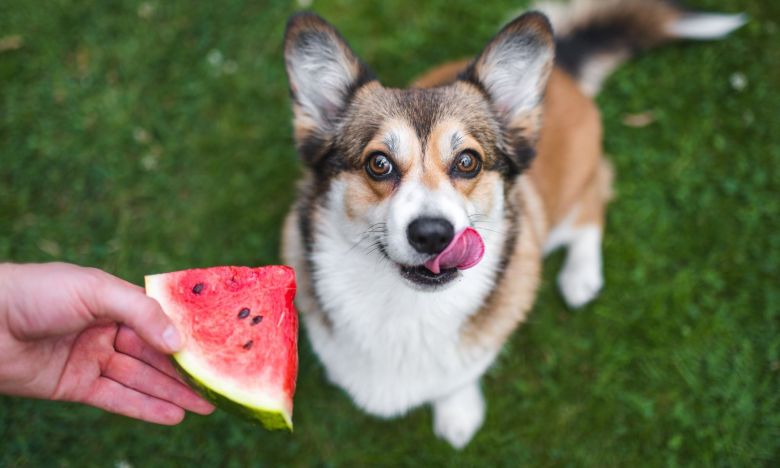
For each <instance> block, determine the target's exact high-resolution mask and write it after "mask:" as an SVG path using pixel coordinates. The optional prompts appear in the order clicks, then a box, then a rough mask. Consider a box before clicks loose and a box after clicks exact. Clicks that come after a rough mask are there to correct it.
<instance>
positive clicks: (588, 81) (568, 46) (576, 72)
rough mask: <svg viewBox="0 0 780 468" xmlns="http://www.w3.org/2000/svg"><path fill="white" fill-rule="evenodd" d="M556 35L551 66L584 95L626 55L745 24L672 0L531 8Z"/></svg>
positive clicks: (586, 0) (594, 0)
mask: <svg viewBox="0 0 780 468" xmlns="http://www.w3.org/2000/svg"><path fill="white" fill-rule="evenodd" d="M535 9H537V10H539V11H541V12H543V13H545V14H546V15H547V16H548V17H549V18H550V22H551V23H552V25H553V29H554V30H555V34H556V48H557V50H556V53H557V64H558V65H559V66H560V67H561V68H562V69H563V70H565V71H567V72H568V73H569V74H570V75H572V76H573V77H574V78H575V79H576V80H577V82H578V83H579V85H580V87H581V88H582V90H583V91H584V92H585V93H586V94H588V95H589V96H594V95H596V94H597V93H598V92H599V90H600V89H601V84H602V83H603V81H604V80H605V79H606V78H607V77H608V76H609V74H610V73H612V72H613V71H614V70H615V68H617V67H618V65H620V64H621V63H623V62H624V61H626V60H627V59H628V58H630V57H631V56H632V55H634V54H636V53H638V52H641V51H643V50H645V49H648V48H650V47H654V46H657V45H661V44H663V43H665V42H669V41H672V40H675V39H699V40H707V39H719V38H721V37H724V36H726V35H728V34H729V33H730V32H732V31H734V30H735V29H737V28H739V27H740V26H742V25H743V24H745V22H746V21H747V17H746V16H745V15H744V14H736V15H727V14H715V13H698V12H691V11H687V10H684V9H683V8H681V7H680V6H679V5H678V3H677V2H676V1H675V0H571V1H569V2H566V3H559V2H554V1H546V2H544V3H540V4H537V5H535Z"/></svg>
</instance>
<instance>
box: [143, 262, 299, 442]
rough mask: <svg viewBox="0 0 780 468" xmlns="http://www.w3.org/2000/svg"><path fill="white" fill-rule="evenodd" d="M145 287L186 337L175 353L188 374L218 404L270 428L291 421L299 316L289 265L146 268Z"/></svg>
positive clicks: (182, 368)
mask: <svg viewBox="0 0 780 468" xmlns="http://www.w3.org/2000/svg"><path fill="white" fill-rule="evenodd" d="M146 291H147V294H148V295H150V296H151V297H153V298H155V299H156V300H157V301H158V302H159V303H160V305H161V306H162V308H163V310H164V311H165V313H166V314H167V315H168V316H169V317H170V318H171V319H172V320H173V322H174V323H175V324H176V326H177V327H178V329H179V330H180V331H181V332H182V334H183V335H184V336H185V337H186V342H185V346H184V349H182V350H181V351H180V352H178V353H176V354H174V355H173V359H174V362H175V363H176V364H177V366H178V367H179V368H180V369H181V370H182V371H184V374H185V376H186V377H187V378H188V379H189V380H190V382H192V383H193V384H194V385H195V386H196V387H197V388H199V389H201V390H202V391H203V393H204V394H205V396H207V397H208V398H210V399H211V400H213V401H215V403H217V404H218V405H220V406H223V407H224V406H226V407H227V409H232V410H238V411H239V412H241V413H243V414H245V415H248V416H250V417H252V418H254V419H257V420H259V421H260V422H261V423H262V424H263V425H264V426H265V427H267V428H269V429H281V428H287V429H292V406H293V402H292V397H293V393H294V392H295V378H296V374H297V371H298V351H297V344H298V317H297V314H296V312H295V309H294V308H293V297H294V296H295V273H294V272H293V270H292V269H291V268H289V267H286V266H268V267H261V268H248V267H232V266H225V267H213V268H202V269H192V270H184V271H178V272H173V273H163V274H158V275H149V276H147V277H146Z"/></svg>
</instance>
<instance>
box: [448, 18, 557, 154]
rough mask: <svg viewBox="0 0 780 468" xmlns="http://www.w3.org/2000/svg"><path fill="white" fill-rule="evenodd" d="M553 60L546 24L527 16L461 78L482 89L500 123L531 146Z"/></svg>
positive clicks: (514, 23)
mask: <svg viewBox="0 0 780 468" xmlns="http://www.w3.org/2000/svg"><path fill="white" fill-rule="evenodd" d="M554 56H555V41H554V39H553V31H552V27H551V26H550V22H549V21H548V20H547V17H546V16H544V15H543V14H541V13H537V12H530V13H526V14H524V15H522V16H520V17H518V18H516V19H515V20H514V21H512V22H511V23H509V24H507V25H506V26H505V27H504V28H503V29H502V30H501V31H500V32H499V33H498V34H497V35H496V37H494V38H493V40H491V41H490V43H488V45H487V46H486V47H485V49H484V50H483V51H482V53H481V54H480V55H479V56H478V57H477V58H476V59H475V60H474V62H472V64H471V65H470V66H469V68H468V69H466V71H465V72H464V73H463V75H462V76H461V78H462V79H464V80H466V81H470V82H472V83H474V84H476V85H478V86H480V87H481V88H482V89H484V91H485V92H486V93H487V94H488V96H489V97H490V99H491V101H492V103H493V106H494V107H495V109H496V110H497V111H498V113H499V114H500V115H501V117H502V118H503V119H504V123H505V124H506V125H507V126H508V127H509V128H510V129H511V130H513V131H516V132H519V134H520V136H521V137H522V138H523V139H525V140H527V141H528V142H529V143H533V142H534V141H535V140H536V137H537V134H538V125H539V121H540V116H541V103H542V98H543V96H544V90H545V88H546V86H547V79H548V78H549V77H550V71H551V70H552V66H553V60H554Z"/></svg>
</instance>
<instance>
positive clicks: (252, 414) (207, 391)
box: [171, 353, 293, 432]
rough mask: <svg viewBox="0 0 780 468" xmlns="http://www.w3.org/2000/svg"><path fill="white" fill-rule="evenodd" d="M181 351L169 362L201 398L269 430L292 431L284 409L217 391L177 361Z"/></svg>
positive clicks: (290, 421)
mask: <svg viewBox="0 0 780 468" xmlns="http://www.w3.org/2000/svg"><path fill="white" fill-rule="evenodd" d="M180 354H181V353H175V354H174V355H173V356H171V362H172V363H173V366H174V367H175V368H176V370H178V371H179V374H180V375H181V376H182V377H183V378H184V380H186V381H187V383H188V384H190V386H191V387H193V388H194V389H195V390H196V391H197V392H198V393H199V394H200V395H201V396H202V397H203V398H205V399H207V400H208V401H210V402H211V403H213V404H214V405H216V406H217V407H218V408H220V409H222V410H225V411H227V412H228V413H230V414H233V415H236V416H238V417H240V418H243V419H245V420H247V421H249V422H250V423H253V424H257V423H258V422H259V423H260V424H261V425H262V426H263V427H264V428H266V429H268V430H270V431H277V430H287V431H290V432H292V431H293V423H292V420H291V419H290V416H289V415H287V414H286V413H285V412H284V411H282V410H279V409H273V408H261V407H257V406H252V405H246V404H244V403H241V402H238V401H236V400H234V399H232V398H230V397H228V396H227V395H223V394H222V393H219V392H217V391H216V390H214V389H213V388H211V387H209V385H208V384H206V383H204V382H202V381H201V380H200V379H198V378H197V377H196V376H195V375H193V373H191V372H189V371H188V370H187V369H185V368H184V366H183V365H182V364H181V363H180V362H179V359H180Z"/></svg>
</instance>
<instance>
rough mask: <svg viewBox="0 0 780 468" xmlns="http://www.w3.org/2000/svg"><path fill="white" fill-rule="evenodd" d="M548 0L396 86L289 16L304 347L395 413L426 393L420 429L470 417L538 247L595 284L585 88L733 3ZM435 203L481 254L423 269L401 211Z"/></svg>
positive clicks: (430, 210) (289, 226) (590, 132)
mask: <svg viewBox="0 0 780 468" xmlns="http://www.w3.org/2000/svg"><path fill="white" fill-rule="evenodd" d="M558 8H559V7H557V6H555V5H553V6H549V7H548V11H550V12H551V13H553V14H554V16H553V18H554V19H555V18H560V19H556V20H555V24H556V26H560V28H559V29H558V36H557V37H554V36H553V32H552V27H551V25H550V23H549V22H548V19H547V18H546V17H545V16H544V15H543V14H540V13H536V12H532V13H526V14H524V15H522V16H520V17H519V18H517V19H515V20H514V21H512V22H510V23H509V24H508V25H506V26H505V27H504V28H503V29H502V30H501V31H500V32H499V33H498V34H497V35H496V36H495V37H494V38H493V39H492V40H491V41H490V42H489V43H488V45H487V46H486V47H485V49H484V50H483V51H482V52H481V53H480V54H479V55H478V56H477V57H476V58H475V59H473V60H467V61H463V62H456V63H452V64H447V65H444V66H441V67H439V68H437V69H434V70H433V71H431V72H430V73H428V74H426V75H424V76H423V77H421V78H420V79H418V80H417V81H416V82H415V84H414V85H413V87H411V88H409V89H392V88H385V87H383V86H382V85H381V84H380V83H379V82H378V81H377V80H376V79H375V78H374V76H373V75H372V74H371V72H370V71H369V70H368V68H367V67H366V66H365V65H364V64H363V63H362V62H361V61H360V60H359V59H358V58H357V57H356V56H355V55H354V53H353V52H352V50H351V49H350V48H349V46H348V45H347V43H346V42H345V41H344V39H343V38H342V37H341V36H340V35H339V33H338V32H337V31H336V30H335V29H334V28H333V27H332V26H331V25H329V24H328V23H326V22H325V21H324V20H322V19H321V18H319V17H317V16H316V15H313V14H299V15H296V16H294V17H293V18H291V20H290V22H289V24H288V28H287V33H286V38H285V58H286V65H287V72H288V76H289V80H290V88H291V95H292V99H293V103H294V114H295V121H294V127H295V128H294V129H295V140H296V143H297V148H298V151H299V153H300V155H301V158H302V160H303V162H304V165H305V173H304V176H303V180H302V181H301V185H300V193H299V198H298V201H297V203H296V205H295V207H294V208H293V210H292V211H291V213H290V215H289V216H288V218H287V221H286V224H285V229H284V241H283V243H284V245H283V255H284V258H285V261H286V262H287V263H289V264H291V265H292V266H294V267H295V269H296V271H297V274H298V284H299V295H298V297H297V299H296V301H297V305H298V308H299V310H300V311H301V312H302V316H303V319H304V323H305V326H306V329H307V331H308V335H309V338H310V340H311V343H312V346H313V348H314V350H315V352H316V353H317V355H318V356H319V358H320V359H321V360H322V362H323V364H324V366H325V369H326V372H327V376H328V378H329V380H331V381H332V382H333V383H334V384H336V385H338V386H339V387H341V388H343V389H344V390H345V391H346V392H347V393H348V394H349V395H350V396H351V397H352V399H353V400H354V401H355V403H356V404H357V405H358V406H359V407H361V408H362V409H364V410H365V411H367V412H369V413H372V414H375V415H378V416H382V417H393V416H398V415H401V414H403V413H405V412H407V411H408V410H410V409H412V408H415V407H418V406H420V405H424V404H431V405H432V406H433V411H434V431H435V432H436V434H437V435H438V436H440V437H442V438H444V439H445V440H447V441H448V442H449V443H450V444H452V445H453V446H455V447H458V448H460V447H463V446H464V445H465V444H466V443H467V442H468V441H469V440H470V439H471V438H472V436H473V435H474V433H475V432H476V430H477V429H478V428H479V427H480V426H481V424H482V421H483V418H484V413H485V403H484V400H483V398H482V394H481V391H480V388H479V380H480V377H481V376H482V374H483V373H484V372H485V370H486V369H487V368H488V367H489V366H490V365H491V363H492V362H493V361H494V359H495V357H496V355H497V353H498V352H499V350H500V349H501V346H502V345H503V343H504V342H505V340H506V339H507V337H508V336H509V335H510V334H511V332H512V331H513V330H514V329H515V328H516V327H517V326H518V325H519V324H520V323H521V322H523V320H524V319H525V317H526V315H527V314H528V312H529V310H530V308H531V306H532V305H533V302H534V297H535V293H536V289H537V286H538V284H539V281H540V271H541V263H542V258H543V256H544V254H545V253H547V252H549V251H551V250H553V249H555V248H557V247H567V248H568V253H567V257H566V260H565V263H564V266H563V269H562V271H561V272H560V274H559V276H558V284H559V287H560V290H561V293H562V295H563V297H564V299H565V300H566V302H567V303H568V304H569V305H570V306H571V307H575V308H576V307H581V306H583V305H585V304H587V303H588V302H589V301H591V300H592V299H594V298H595V297H596V295H597V293H598V292H599V290H600V289H601V287H602V285H603V276H602V256H601V239H602V235H603V226H604V214H605V206H606V204H607V201H608V200H609V198H610V182H611V179H612V171H611V169H610V165H609V163H608V162H607V161H606V160H605V159H604V158H603V156H602V147H601V138H602V135H601V133H602V128H601V123H600V117H599V112H598V109H597V108H596V105H595V104H594V102H593V101H592V99H591V97H590V96H592V95H593V94H595V93H596V91H597V90H598V88H599V87H600V84H601V81H603V80H604V78H605V77H606V76H607V74H608V73H609V71H611V69H613V68H614V67H615V66H616V65H617V64H618V63H619V62H621V61H622V60H624V59H625V58H627V57H628V56H629V55H630V54H631V53H632V52H634V51H637V50H641V49H644V48H646V47H649V46H652V45H656V44H659V43H661V42H664V41H666V40H670V39H673V38H676V37H698V38H714V37H721V36H723V35H725V34H726V33H728V32H729V31H731V30H733V29H734V28H736V27H737V26H739V25H740V24H741V23H742V21H743V19H742V18H741V17H740V16H727V15H701V14H686V13H683V12H682V11H680V10H678V9H677V8H675V7H673V6H671V4H669V3H666V2H663V1H652V0H633V1H632V0H621V1H617V0H609V1H593V0H590V1H575V2H574V3H573V6H571V7H570V9H569V10H567V11H569V12H570V13H573V16H565V15H563V16H561V15H560V13H561V12H560V11H559V9H558ZM599 31H600V32H601V33H599ZM605 32H606V34H605ZM578 38H581V39H582V42H581V43H579V44H578V43H577V42H576V41H577V40H578ZM556 41H557V44H556ZM556 45H557V46H556ZM556 49H557V52H558V54H559V59H558V61H557V62H556V61H555V54H556ZM542 115H544V119H543V120H542ZM464 155H465V156H464ZM383 158H384V159H383ZM473 158H477V159H478V164H477V165H478V166H480V167H478V168H476V170H472V169H473V167H472V166H474V161H473ZM388 164H389V165H390V170H389V172H388V173H386V174H385V173H384V171H386V170H387V168H388V166H387V165H388ZM464 168H465V169H464ZM377 175H379V176H377ZM431 218H435V219H437V220H439V221H441V222H442V223H445V224H447V223H448V224H449V225H451V226H450V227H451V230H452V231H454V232H458V231H460V230H462V229H464V228H466V227H468V226H471V227H474V228H475V229H477V231H478V232H479V233H480V234H481V236H482V237H483V239H484V242H485V256H484V258H483V260H482V261H481V262H480V263H479V264H478V265H477V266H475V267H474V268H471V269H468V270H464V271H457V270H456V271H448V272H443V273H442V276H436V275H432V274H430V273H426V271H424V270H422V267H421V265H422V264H423V262H425V261H426V260H428V259H430V258H431V256H432V254H431V252H427V251H425V252H424V251H421V250H420V249H419V248H417V247H414V246H413V245H412V244H413V242H412V241H411V240H410V235H411V234H410V226H411V223H412V222H414V221H415V220H418V219H431Z"/></svg>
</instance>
